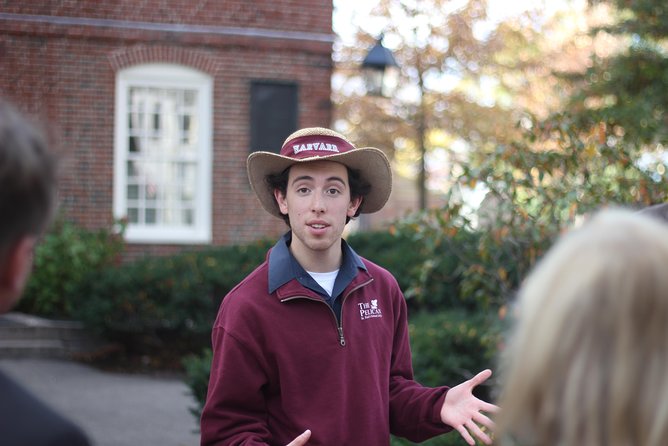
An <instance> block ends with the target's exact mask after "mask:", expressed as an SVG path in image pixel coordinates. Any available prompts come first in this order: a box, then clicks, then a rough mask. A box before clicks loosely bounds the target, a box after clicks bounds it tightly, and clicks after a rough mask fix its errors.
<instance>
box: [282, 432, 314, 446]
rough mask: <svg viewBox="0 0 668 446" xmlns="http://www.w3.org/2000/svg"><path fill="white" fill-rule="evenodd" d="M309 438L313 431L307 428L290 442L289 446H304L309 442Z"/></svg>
mask: <svg viewBox="0 0 668 446" xmlns="http://www.w3.org/2000/svg"><path fill="white" fill-rule="evenodd" d="M309 438H311V431H310V430H309V429H306V430H305V431H304V432H303V433H302V434H301V435H299V436H298V437H297V438H295V439H294V440H292V441H291V442H290V443H288V444H287V446H303V445H305V444H306V443H307V442H308V440H309Z"/></svg>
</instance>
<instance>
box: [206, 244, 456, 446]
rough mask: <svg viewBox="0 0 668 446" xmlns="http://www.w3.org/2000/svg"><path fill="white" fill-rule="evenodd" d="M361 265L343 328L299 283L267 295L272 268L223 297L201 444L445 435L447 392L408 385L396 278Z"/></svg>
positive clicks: (380, 441)
mask: <svg viewBox="0 0 668 446" xmlns="http://www.w3.org/2000/svg"><path fill="white" fill-rule="evenodd" d="M354 255H355V256H356V254H354ZM270 256H271V253H270ZM357 258H358V259H360V260H361V261H362V262H363V264H364V265H365V266H366V270H364V269H363V268H359V271H358V273H357V275H356V276H355V277H354V279H353V280H352V281H351V282H350V283H349V284H348V286H347V287H346V288H345V289H344V291H343V293H342V294H341V296H340V299H342V310H341V322H340V323H339V322H338V321H337V318H336V316H335V313H334V311H333V310H332V308H331V307H330V306H329V305H328V304H327V303H326V301H325V300H324V299H323V297H322V296H321V295H319V294H318V293H316V292H314V291H312V290H311V289H308V288H306V287H304V286H302V285H301V284H300V283H299V282H298V281H297V280H295V279H292V280H290V281H288V282H287V283H285V284H283V285H281V286H280V287H279V288H277V289H276V290H275V291H274V292H273V293H269V291H268V289H269V286H268V269H269V266H268V265H269V263H268V261H267V262H264V263H263V264H262V265H260V266H259V267H258V268H257V269H256V270H255V271H254V272H252V273H251V274H250V275H249V276H248V277H247V278H246V279H244V280H243V281H242V282H241V283H240V284H239V285H237V286H236V287H235V288H234V289H233V290H232V291H231V292H230V293H229V294H228V295H227V296H226V297H225V299H223V302H222V304H221V306H220V310H219V312H218V316H217V319H216V321H215V323H214V326H213V333H212V341H213V351H214V357H213V363H212V367H211V377H210V381H209V388H208V395H207V401H206V404H205V406H204V410H203V413H202V419H201V444H202V445H206V446H212V445H265V444H269V445H280V446H284V445H286V444H288V443H289V442H290V441H292V440H293V439H294V438H295V437H296V436H298V435H299V434H301V433H302V432H303V431H304V430H306V429H310V430H311V431H312V435H311V439H310V440H309V442H308V445H309V446H316V445H336V446H343V445H346V446H355V445H358V446H381V445H388V444H389V443H390V433H392V434H394V435H398V436H402V437H405V438H408V439H410V440H411V441H416V442H420V441H424V440H426V439H428V438H430V437H433V436H435V435H438V434H441V433H444V432H447V431H449V430H451V428H450V427H449V426H446V425H444V424H443V423H442V422H441V420H440V409H441V406H442V405H443V401H444V399H445V395H446V392H447V389H448V388H447V387H438V388H427V387H424V386H422V385H420V384H419V383H417V382H416V381H414V380H413V369H412V364H411V352H410V346H409V339H408V325H407V319H406V302H405V300H404V297H403V295H402V293H401V290H400V289H399V286H398V284H397V282H396V280H395V279H394V277H393V276H392V275H391V274H390V273H389V272H388V271H386V270H385V269H383V268H381V267H379V266H377V265H375V264H374V263H372V262H370V261H368V260H366V259H362V258H361V257H357Z"/></svg>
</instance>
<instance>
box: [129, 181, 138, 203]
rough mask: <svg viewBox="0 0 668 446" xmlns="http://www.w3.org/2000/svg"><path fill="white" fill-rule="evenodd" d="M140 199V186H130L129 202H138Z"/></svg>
mask: <svg viewBox="0 0 668 446" xmlns="http://www.w3.org/2000/svg"><path fill="white" fill-rule="evenodd" d="M137 198H139V186H137V185H136V184H129V185H128V199H129V200H136V199H137Z"/></svg>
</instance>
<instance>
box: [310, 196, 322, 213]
mask: <svg viewBox="0 0 668 446" xmlns="http://www.w3.org/2000/svg"><path fill="white" fill-rule="evenodd" d="M311 209H312V210H313V212H318V213H322V212H325V198H324V197H323V196H322V194H320V193H316V194H313V202H312V203H311Z"/></svg>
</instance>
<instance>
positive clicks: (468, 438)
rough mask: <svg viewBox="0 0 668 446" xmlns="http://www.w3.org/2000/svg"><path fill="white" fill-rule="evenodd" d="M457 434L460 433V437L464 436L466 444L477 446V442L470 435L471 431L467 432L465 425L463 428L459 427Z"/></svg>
mask: <svg viewBox="0 0 668 446" xmlns="http://www.w3.org/2000/svg"><path fill="white" fill-rule="evenodd" d="M457 432H459V435H461V436H462V438H463V439H464V441H466V443H468V444H470V445H471V446H475V440H474V439H473V437H472V436H471V434H469V431H467V430H466V427H464V425H463V424H462V425H461V426H457Z"/></svg>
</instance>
